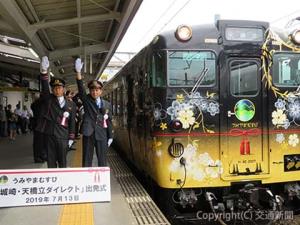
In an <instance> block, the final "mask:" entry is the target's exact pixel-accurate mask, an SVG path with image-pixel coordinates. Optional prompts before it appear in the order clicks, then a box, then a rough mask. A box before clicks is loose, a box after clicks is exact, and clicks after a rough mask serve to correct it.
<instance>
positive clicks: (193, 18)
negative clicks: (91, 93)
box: [104, 0, 300, 79]
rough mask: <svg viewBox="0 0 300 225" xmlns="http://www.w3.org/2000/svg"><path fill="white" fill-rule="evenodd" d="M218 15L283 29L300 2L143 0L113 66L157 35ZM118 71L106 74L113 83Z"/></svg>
mask: <svg viewBox="0 0 300 225" xmlns="http://www.w3.org/2000/svg"><path fill="white" fill-rule="evenodd" d="M279 2H281V4H279ZM285 3H288V4H285ZM215 15H219V16H220V18H221V19H239V20H258V21H266V22H270V23H271V25H273V26H276V27H283V26H284V25H285V24H286V23H287V22H288V21H289V20H291V19H293V18H295V17H299V16H300V5H299V0H289V1H286V2H284V1H275V0H247V1H246V0H205V1H204V0H143V2H142V4H141V6H140V8H139V10H138V11H137V13H136V15H135V17H134V18H133V20H132V23H131V24H130V26H129V28H128V30H127V32H126V34H125V36H124V38H123V40H122V41H121V43H120V45H119V47H118V48H117V50H116V54H115V55H114V56H113V57H112V59H111V62H119V60H122V61H124V62H127V61H129V60H130V59H131V57H132V56H131V57H129V56H128V55H125V54H118V52H132V53H137V52H138V51H139V50H140V49H142V48H143V47H145V46H146V45H147V44H149V43H150V42H151V41H152V39H153V37H155V36H156V35H157V34H159V33H161V32H164V31H167V30H174V31H175V30H176V28H177V27H178V26H179V25H182V24H187V25H199V24H208V23H214V21H215ZM117 71H118V69H116V68H111V67H109V68H106V69H105V71H104V74H108V77H109V78H108V79H110V78H111V77H112V76H113V75H114V74H115V73H116V72H117Z"/></svg>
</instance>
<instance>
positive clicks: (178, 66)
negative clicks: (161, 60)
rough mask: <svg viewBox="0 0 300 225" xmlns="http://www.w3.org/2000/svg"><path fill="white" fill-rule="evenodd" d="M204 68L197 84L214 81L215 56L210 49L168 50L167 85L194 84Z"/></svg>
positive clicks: (202, 84)
mask: <svg viewBox="0 0 300 225" xmlns="http://www.w3.org/2000/svg"><path fill="white" fill-rule="evenodd" d="M206 69H207V73H206V74H205V76H204V77H203V78H201V82H200V84H199V86H213V85H214V84H215V82H216V56H215V54H214V53H213V52H211V51H168V77H169V79H168V83H169V86H188V87H190V86H194V85H195V84H196V82H197V80H198V79H199V76H200V74H201V73H202V72H203V71H204V70H206Z"/></svg>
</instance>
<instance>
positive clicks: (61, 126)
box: [36, 75, 76, 140]
mask: <svg viewBox="0 0 300 225" xmlns="http://www.w3.org/2000/svg"><path fill="white" fill-rule="evenodd" d="M41 83H42V93H41V97H40V109H39V110H40V113H39V118H38V120H37V126H36V130H37V131H39V132H41V133H44V134H47V135H53V136H55V137H56V138H59V139H66V140H67V139H74V137H75V115H76V107H75V104H74V103H73V102H72V101H69V100H67V99H66V98H65V105H64V107H63V108H61V107H60V105H59V102H58V100H57V97H56V96H54V95H53V94H50V90H49V83H48V75H42V79H41ZM66 112H67V114H69V115H68V116H66ZM64 115H65V116H64ZM63 122H64V123H63Z"/></svg>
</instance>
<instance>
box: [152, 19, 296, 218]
mask: <svg viewBox="0 0 300 225" xmlns="http://www.w3.org/2000/svg"><path fill="white" fill-rule="evenodd" d="M180 32H181V34H180ZM299 35H300V33H299V32H297V31H295V30H293V32H292V33H291V34H289V33H288V34H287V31H285V32H280V33H277V32H275V31H273V30H272V29H270V28H269V24H268V23H265V22H254V21H229V20H227V21H226V20H220V21H218V22H217V24H216V25H215V26H199V27H194V28H193V29H192V30H191V29H190V28H189V27H185V26H181V27H179V29H178V30H177V31H176V33H175V35H174V33H167V34H165V35H160V36H157V37H156V38H155V39H154V40H153V42H152V44H151V48H152V50H153V53H152V54H153V60H152V66H151V67H152V68H151V69H152V72H151V85H152V88H153V92H151V93H152V94H153V95H149V98H153V99H152V100H151V101H153V104H154V111H153V121H154V122H153V131H152V137H153V145H152V146H153V147H152V150H151V151H149V152H148V153H147V156H146V157H147V160H149V163H150V164H149V165H150V166H149V167H148V168H147V171H148V172H150V174H151V177H152V179H153V180H154V181H155V183H157V184H158V186H159V187H160V188H162V189H161V190H160V193H164V194H163V196H165V198H166V199H164V200H163V202H164V203H165V204H166V205H167V208H169V209H172V210H171V211H172V212H173V213H174V214H177V215H179V214H181V213H186V212H193V213H194V212H197V213H196V217H197V218H198V219H201V215H200V214H199V210H200V212H202V211H206V210H207V209H208V210H212V211H213V212H215V211H218V212H223V211H248V210H252V211H253V213H257V212H262V211H261V210H271V211H273V212H274V210H283V209H289V210H291V209H293V210H299V198H300V186H299V175H300V171H299V170H300V155H299V154H300V143H299V131H300V130H299V125H300V88H299V87H300V86H299V85H300V73H299V71H300V54H299V51H300V49H299ZM149 101H150V100H149ZM163 191H164V192H163ZM297 207H298V208H297ZM264 212H265V211H264ZM288 212H289V213H290V211H288ZM290 214H291V213H290ZM290 214H289V215H290ZM192 215H195V214H192ZM251 215H253V214H251ZM181 216H182V214H181V215H180V216H179V217H181ZM268 216H269V214H268V215H264V218H268ZM261 218H262V217H261ZM275 219H276V218H275ZM277 219H278V217H277ZM281 219H282V218H281Z"/></svg>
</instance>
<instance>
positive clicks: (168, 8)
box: [138, 0, 178, 44]
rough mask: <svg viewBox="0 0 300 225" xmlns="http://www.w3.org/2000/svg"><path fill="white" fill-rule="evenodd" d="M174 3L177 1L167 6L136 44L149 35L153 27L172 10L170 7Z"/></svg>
mask: <svg viewBox="0 0 300 225" xmlns="http://www.w3.org/2000/svg"><path fill="white" fill-rule="evenodd" d="M176 1H178V0H174V1H172V2H171V3H170V4H169V5H168V7H167V8H166V9H165V10H164V11H163V12H162V14H161V15H160V16H159V18H158V19H157V20H155V22H154V23H153V24H152V26H151V27H150V28H149V29H148V30H147V31H146V33H145V34H144V35H143V36H142V38H141V39H140V40H139V41H138V44H139V43H141V42H142V41H143V40H144V38H145V37H146V36H147V35H148V34H149V33H150V31H151V30H152V29H153V28H154V27H155V25H156V24H157V23H158V22H159V21H160V20H161V19H162V18H163V17H164V16H165V15H166V14H167V12H168V11H169V10H170V9H171V8H172V6H173V5H174V3H175V2H176Z"/></svg>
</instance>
